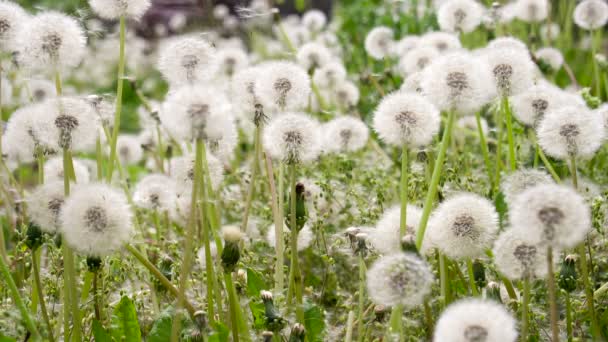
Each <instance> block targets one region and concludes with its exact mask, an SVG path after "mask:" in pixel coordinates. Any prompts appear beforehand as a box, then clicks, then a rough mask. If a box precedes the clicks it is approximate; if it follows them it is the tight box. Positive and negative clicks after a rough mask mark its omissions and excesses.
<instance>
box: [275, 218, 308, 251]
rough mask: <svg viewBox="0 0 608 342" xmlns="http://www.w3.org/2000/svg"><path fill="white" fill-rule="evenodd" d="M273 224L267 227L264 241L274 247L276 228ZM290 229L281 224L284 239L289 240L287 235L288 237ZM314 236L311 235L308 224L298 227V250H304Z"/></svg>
mask: <svg viewBox="0 0 608 342" xmlns="http://www.w3.org/2000/svg"><path fill="white" fill-rule="evenodd" d="M274 227H275V225H274V224H273V225H271V226H270V227H268V231H267V232H266V242H267V243H268V244H269V245H270V246H271V247H273V248H274V247H275V246H276V241H277V238H276V230H275V228H274ZM290 234H291V231H290V230H289V228H287V226H285V225H284V226H283V238H284V239H285V240H286V241H289V237H290ZM313 238H314V236H313V232H312V229H311V228H310V226H309V225H307V224H305V225H304V227H303V228H302V229H300V231H299V232H298V252H300V251H303V250H305V249H306V248H308V247H310V245H311V244H312V240H313Z"/></svg>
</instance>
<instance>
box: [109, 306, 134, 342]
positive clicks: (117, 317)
mask: <svg viewBox="0 0 608 342" xmlns="http://www.w3.org/2000/svg"><path fill="white" fill-rule="evenodd" d="M110 331H111V334H112V337H113V338H114V339H115V340H117V341H125V342H140V341H141V331H140V329H139V322H138V321H137V311H136V310H135V305H133V302H132V301H131V299H129V297H127V296H123V297H122V299H121V300H120V303H118V305H117V306H116V308H114V314H113V315H112V328H111V329H110Z"/></svg>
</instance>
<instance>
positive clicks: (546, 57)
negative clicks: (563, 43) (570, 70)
mask: <svg viewBox="0 0 608 342" xmlns="http://www.w3.org/2000/svg"><path fill="white" fill-rule="evenodd" d="M535 56H536V58H538V59H539V60H541V61H543V62H545V63H547V64H548V65H549V66H550V67H551V69H553V70H555V71H558V70H559V69H561V67H562V65H563V64H564V55H562V52H561V51H559V50H558V49H556V48H551V47H545V48H542V49H538V50H537V51H536V53H535Z"/></svg>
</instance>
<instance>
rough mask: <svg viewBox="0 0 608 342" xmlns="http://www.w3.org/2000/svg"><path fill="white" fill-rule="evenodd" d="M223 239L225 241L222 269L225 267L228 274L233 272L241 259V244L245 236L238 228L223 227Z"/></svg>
mask: <svg viewBox="0 0 608 342" xmlns="http://www.w3.org/2000/svg"><path fill="white" fill-rule="evenodd" d="M222 237H223V239H224V249H223V250H222V267H224V270H225V271H226V272H232V271H234V269H235V267H236V264H237V263H238V262H239V259H240V258H241V248H240V246H239V243H240V242H241V240H242V239H243V237H244V234H243V232H241V230H240V229H239V228H238V227H236V226H224V227H222Z"/></svg>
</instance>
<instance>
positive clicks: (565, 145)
mask: <svg viewBox="0 0 608 342" xmlns="http://www.w3.org/2000/svg"><path fill="white" fill-rule="evenodd" d="M537 134H538V142H539V144H540V146H541V147H542V149H543V150H544V151H545V152H546V153H547V154H548V155H550V156H552V157H554V158H558V159H562V160H565V159H568V158H571V157H585V158H589V157H591V156H593V155H594V154H595V152H596V151H597V150H598V149H599V147H600V146H601V145H602V143H603V141H604V134H605V132H604V118H602V117H601V115H599V114H598V113H597V112H594V111H590V110H588V109H587V108H584V107H582V106H567V107H562V108H559V109H556V110H554V111H551V112H549V113H547V114H546V115H545V117H544V118H543V120H542V121H541V122H540V124H539V126H538V130H537Z"/></svg>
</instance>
